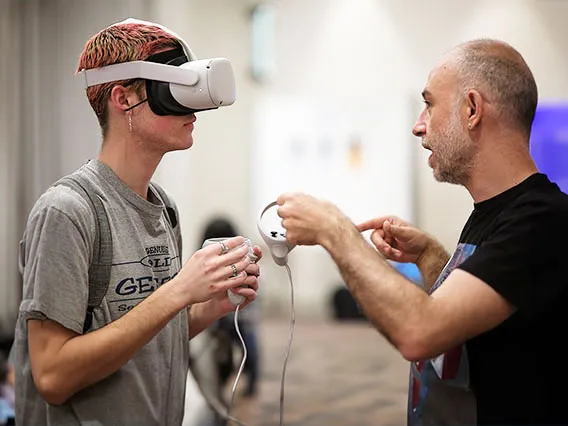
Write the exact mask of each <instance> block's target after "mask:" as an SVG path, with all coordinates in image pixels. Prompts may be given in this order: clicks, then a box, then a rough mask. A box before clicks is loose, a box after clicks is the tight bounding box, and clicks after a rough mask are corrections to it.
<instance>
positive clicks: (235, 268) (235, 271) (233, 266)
mask: <svg viewBox="0 0 568 426" xmlns="http://www.w3.org/2000/svg"><path fill="white" fill-rule="evenodd" d="M231 268H232V269H233V273H232V274H231V278H234V277H236V276H237V275H239V270H238V269H237V267H236V266H235V265H231Z"/></svg>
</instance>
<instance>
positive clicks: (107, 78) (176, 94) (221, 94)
mask: <svg viewBox="0 0 568 426" xmlns="http://www.w3.org/2000/svg"><path fill="white" fill-rule="evenodd" d="M129 23H139V24H145V25H152V26H156V27H159V28H161V29H163V30H164V31H166V32H168V33H170V34H172V35H173V36H174V37H176V38H177V39H178V41H179V43H180V44H181V46H182V47H181V48H173V49H171V50H167V51H164V52H161V53H158V54H155V55H152V56H150V57H149V58H148V59H146V60H145V61H132V62H123V63H120V64H113V65H108V66H105V67H100V68H93V69H89V70H81V72H80V74H82V75H83V78H84V79H85V88H87V87H91V86H95V85H97V84H103V83H109V82H111V81H120V80H130V79H144V80H146V92H147V97H148V104H149V106H150V108H151V109H152V111H153V112H154V113H155V114H157V115H188V114H193V113H195V112H199V111H205V110H209V109H216V108H219V107H221V106H228V105H232V104H233V103H234V102H235V98H236V91H235V76H234V73H233V67H232V65H231V62H230V61H229V60H228V59H225V58H209V59H201V60H197V59H196V57H195V55H194V54H193V52H192V51H191V49H190V48H189V46H188V45H187V43H186V42H185V41H184V40H183V39H182V38H181V37H179V36H178V35H177V34H175V33H174V32H173V31H171V30H169V29H167V28H166V27H164V26H162V25H159V24H155V23H153V22H147V21H140V20H137V19H132V18H129V19H127V20H125V21H122V22H119V23H117V24H114V25H120V24H129Z"/></svg>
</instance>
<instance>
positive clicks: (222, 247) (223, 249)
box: [219, 241, 229, 255]
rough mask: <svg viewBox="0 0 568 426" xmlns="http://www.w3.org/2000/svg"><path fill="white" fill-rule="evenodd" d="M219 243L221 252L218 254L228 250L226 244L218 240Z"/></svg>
mask: <svg viewBox="0 0 568 426" xmlns="http://www.w3.org/2000/svg"><path fill="white" fill-rule="evenodd" d="M219 244H221V253H219V255H221V254H226V253H228V252H229V247H227V244H225V243H224V242H223V241H219Z"/></svg>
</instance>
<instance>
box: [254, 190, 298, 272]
mask: <svg viewBox="0 0 568 426" xmlns="http://www.w3.org/2000/svg"><path fill="white" fill-rule="evenodd" d="M277 205H278V203H277V202H276V201H273V202H272V203H270V204H268V205H267V206H266V207H265V208H263V209H262V210H261V211H260V215H259V217H258V222H257V228H258V232H259V233H260V235H261V236H262V239H263V240H264V242H265V243H266V245H267V246H268V249H269V250H270V254H271V255H272V259H274V262H275V263H276V264H277V265H279V266H284V265H286V264H287V263H288V253H290V251H291V250H292V249H293V248H294V247H296V245H295V244H292V243H290V242H289V241H288V240H287V239H286V230H285V229H284V228H283V227H282V226H280V227H278V228H274V227H272V228H271V229H265V227H264V226H263V225H262V217H263V216H264V214H265V213H266V212H267V211H268V210H270V209H271V208H272V207H275V206H277Z"/></svg>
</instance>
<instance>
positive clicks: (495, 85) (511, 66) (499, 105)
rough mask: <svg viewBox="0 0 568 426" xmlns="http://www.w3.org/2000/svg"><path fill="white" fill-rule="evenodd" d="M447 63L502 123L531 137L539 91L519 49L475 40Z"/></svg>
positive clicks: (457, 49)
mask: <svg viewBox="0 0 568 426" xmlns="http://www.w3.org/2000/svg"><path fill="white" fill-rule="evenodd" d="M447 61H448V62H450V63H452V64H454V65H455V66H456V70H457V73H458V76H459V79H460V80H461V84H462V90H463V91H464V92H467V91H468V90H470V89H476V90H478V91H479V92H480V93H481V94H482V95H483V96H484V97H486V98H487V99H488V101H489V102H491V103H492V104H493V105H494V107H495V108H496V110H497V111H498V113H499V114H500V119H502V120H504V123H503V124H509V125H510V126H512V127H515V128H517V129H519V130H521V131H523V132H524V133H525V134H526V135H527V136H528V135H529V134H530V131H531V127H532V122H533V119H534V115H535V111H536V106H537V101H538V91H537V87H536V82H535V80H534V77H533V74H532V72H531V70H530V68H529V67H528V65H527V63H526V62H525V60H524V59H523V57H522V56H521V54H520V53H519V52H518V51H517V50H515V49H514V48H513V47H512V46H510V45H509V44H507V43H504V42H502V41H498V40H491V39H481V40H473V41H468V42H466V43H463V44H460V45H458V46H457V47H455V48H454V49H453V50H452V51H451V52H450V53H449V54H448V56H447Z"/></svg>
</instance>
